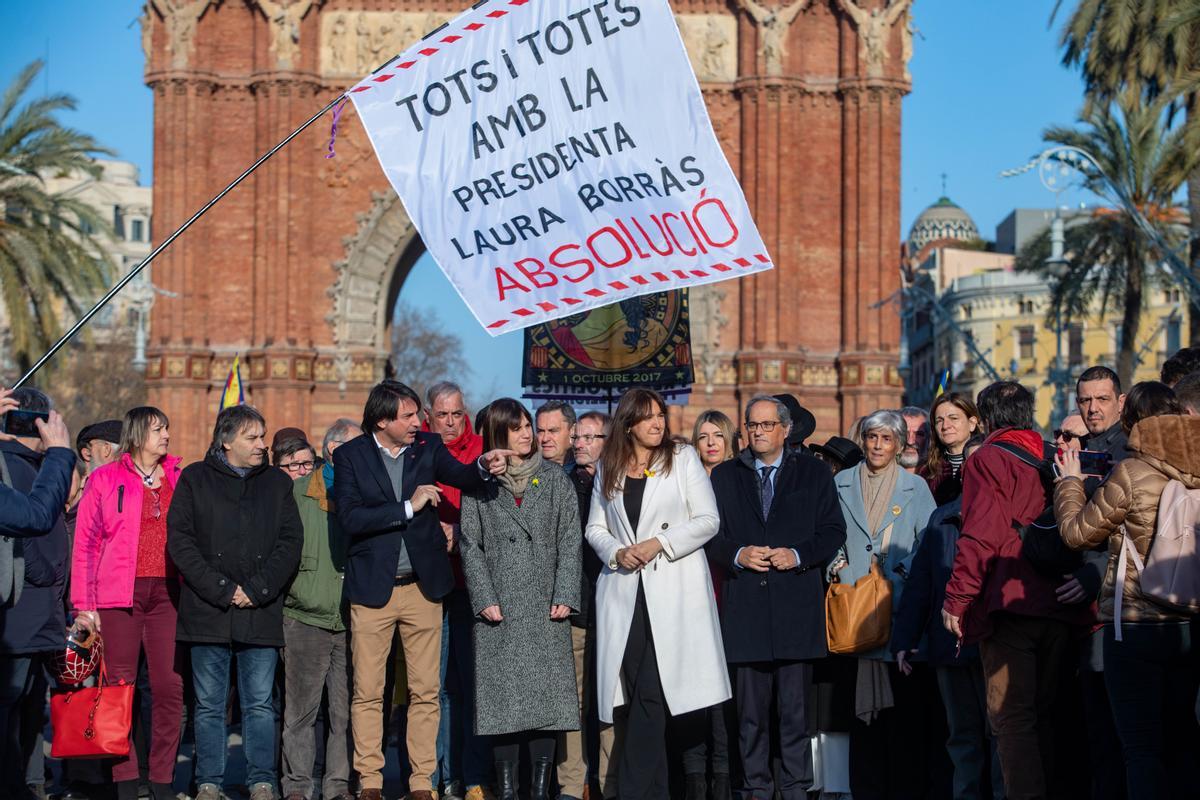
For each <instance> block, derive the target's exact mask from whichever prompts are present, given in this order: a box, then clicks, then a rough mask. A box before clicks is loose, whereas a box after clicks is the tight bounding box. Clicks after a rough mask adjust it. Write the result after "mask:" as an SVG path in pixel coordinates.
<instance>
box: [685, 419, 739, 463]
mask: <svg viewBox="0 0 1200 800" xmlns="http://www.w3.org/2000/svg"><path fill="white" fill-rule="evenodd" d="M706 423H711V424H713V425H716V426H717V428H718V429H719V430H720V431H721V435H722V436H724V437H725V457H724V458H722V459H721V460H722V461H728V460H729V459H731V458H733V455H734V443H733V436H734V430H733V420H731V419H730V418H729V417H727V416H725V414H723V413H722V412H720V411H717V410H716V409H715V408H710V409H709V410H708V411H705V412H704V413H703V414H701V415H700V416H698V417H696V424H695V426H694V427H693V428H692V447H694V448H696V450H697V451H699V449H700V427H701V426H702V425H705V424H706Z"/></svg>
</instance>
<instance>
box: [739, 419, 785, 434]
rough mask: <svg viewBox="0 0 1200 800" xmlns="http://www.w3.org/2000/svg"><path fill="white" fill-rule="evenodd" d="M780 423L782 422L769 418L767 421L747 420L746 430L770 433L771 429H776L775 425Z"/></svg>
mask: <svg viewBox="0 0 1200 800" xmlns="http://www.w3.org/2000/svg"><path fill="white" fill-rule="evenodd" d="M780 424H782V423H780V422H779V421H777V420H767V421H766V422H747V423H746V430H748V431H750V433H754V432H755V431H762V432H763V433H770V432H771V431H773V430H775V426H777V425H780Z"/></svg>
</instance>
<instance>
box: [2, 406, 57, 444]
mask: <svg viewBox="0 0 1200 800" xmlns="http://www.w3.org/2000/svg"><path fill="white" fill-rule="evenodd" d="M39 419H40V420H42V421H43V422H49V421H50V412H49V411H29V410H27V409H24V408H17V409H14V410H12V411H9V412H8V413H7V414H5V415H4V432H5V433H7V434H8V435H9V436H30V437H34V438H36V437H38V436H40V435H41V434H40V433H39V432H38V429H37V421H38V420H39Z"/></svg>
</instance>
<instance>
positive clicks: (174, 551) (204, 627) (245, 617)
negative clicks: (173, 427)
mask: <svg viewBox="0 0 1200 800" xmlns="http://www.w3.org/2000/svg"><path fill="white" fill-rule="evenodd" d="M303 545H304V527H303V525H302V524H301V522H300V513H299V511H298V510H297V509H296V501H295V499H294V498H293V497H292V481H291V479H290V478H288V476H287V475H286V474H285V473H284V472H283V471H282V470H278V469H275V468H273V467H269V466H266V465H265V464H264V465H262V466H259V467H255V468H254V469H252V470H251V471H250V472H249V473H248V474H247V475H246V477H244V478H243V477H240V476H239V475H238V474H237V473H236V472H234V471H233V470H232V469H231V468H230V467H229V465H228V464H226V463H225V462H223V461H222V460H221V459H220V458H218V457H216V456H213V455H209V456H207V457H206V458H205V459H204V460H203V461H198V462H196V463H195V464H191V465H189V466H188V467H187V468H186V469H184V471H183V473H182V474H181V475H180V476H179V483H178V484H177V485H176V487H175V495H174V497H173V498H172V499H171V510H170V512H168V514H167V550H168V552H170V554H171V560H172V561H174V562H175V566H176V567H177V568H178V569H179V574H180V575H181V576H183V580H184V585H183V590H182V592H181V593H180V598H179V624H178V633H177V638H178V639H179V641H181V642H194V643H200V644H225V643H234V642H236V643H238V644H249V645H262V646H270V647H280V646H282V645H283V603H284V598H285V597H286V595H287V590H288V585H289V583H290V582H291V580H292V576H293V575H294V574H295V573H296V567H297V566H298V565H299V563H300V551H301V549H302V547H303ZM238 586H241V587H242V590H243V591H244V592H245V593H246V594H247V595H248V596H249V597H250V600H251V602H253V603H254V605H253V606H252V607H250V608H237V607H235V606H233V605H231V603H232V601H233V595H234V592H235V590H236V589H237V587H238Z"/></svg>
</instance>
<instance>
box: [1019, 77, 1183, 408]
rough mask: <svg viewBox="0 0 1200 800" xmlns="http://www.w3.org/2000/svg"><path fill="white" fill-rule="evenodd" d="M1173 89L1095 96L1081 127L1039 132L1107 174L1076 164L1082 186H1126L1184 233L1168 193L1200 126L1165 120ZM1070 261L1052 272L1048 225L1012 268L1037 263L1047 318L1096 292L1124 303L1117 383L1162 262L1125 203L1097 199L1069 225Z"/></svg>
mask: <svg viewBox="0 0 1200 800" xmlns="http://www.w3.org/2000/svg"><path fill="white" fill-rule="evenodd" d="M1169 103H1170V99H1169V98H1167V97H1165V96H1160V97H1159V98H1158V99H1157V100H1153V101H1146V100H1145V99H1144V97H1143V96H1141V95H1139V94H1137V93H1136V92H1126V93H1124V94H1122V95H1120V96H1119V97H1118V99H1117V100H1116V101H1114V102H1113V103H1110V104H1108V105H1105V106H1099V105H1097V104H1094V103H1093V104H1092V105H1091V108H1089V109H1087V110H1086V111H1085V112H1084V114H1083V116H1082V117H1081V119H1080V123H1081V125H1080V126H1079V127H1075V128H1070V127H1053V128H1049V129H1048V130H1046V132H1045V133H1044V134H1043V138H1044V139H1045V140H1046V141H1047V142H1050V143H1053V144H1059V145H1071V146H1074V147H1078V148H1080V149H1082V150H1085V151H1087V152H1088V153H1090V154H1091V155H1092V156H1093V157H1094V158H1095V159H1096V162H1097V163H1098V164H1099V166H1100V168H1101V170H1103V174H1102V173H1101V172H1098V171H1096V170H1095V169H1094V168H1093V167H1092V166H1091V165H1085V166H1083V167H1082V171H1083V173H1084V183H1085V186H1086V187H1087V188H1088V189H1090V190H1092V191H1094V192H1096V193H1097V194H1100V195H1101V196H1109V197H1112V196H1113V195H1114V194H1116V195H1119V196H1122V197H1123V198H1124V199H1125V200H1127V201H1128V202H1129V203H1130V204H1132V205H1133V206H1134V207H1135V208H1137V209H1138V210H1139V211H1140V212H1141V214H1142V216H1144V217H1145V218H1146V219H1148V220H1149V221H1150V223H1151V225H1152V226H1153V227H1154V228H1155V229H1156V230H1157V231H1158V233H1159V234H1160V235H1161V236H1162V237H1163V239H1164V240H1165V241H1166V242H1167V244H1168V246H1174V245H1176V244H1178V243H1179V242H1181V241H1182V237H1183V235H1184V234H1183V233H1182V229H1183V227H1184V223H1185V220H1186V217H1185V215H1184V214H1183V211H1182V209H1180V208H1179V207H1178V206H1176V205H1175V203H1174V200H1173V198H1174V196H1175V194H1176V193H1177V192H1178V191H1179V187H1180V186H1182V185H1183V182H1184V181H1185V180H1186V178H1187V176H1188V175H1189V174H1190V173H1191V172H1192V171H1193V170H1195V169H1196V168H1197V166H1198V165H1200V130H1197V128H1195V127H1175V128H1174V129H1169V128H1168V122H1167V117H1166V113H1165V107H1166V105H1168V104H1169ZM1065 239H1066V261H1067V264H1066V271H1065V274H1062V275H1057V276H1056V275H1054V274H1053V273H1052V272H1051V270H1050V269H1049V267H1048V265H1047V263H1046V258H1047V256H1048V255H1049V252H1050V239H1049V232H1048V231H1047V232H1044V233H1043V234H1042V235H1041V236H1039V237H1038V238H1037V239H1035V240H1034V241H1033V242H1031V243H1030V244H1029V245H1027V246H1026V247H1025V248H1023V249H1022V251H1021V253H1020V254H1019V255H1018V257H1017V269H1018V270H1025V271H1036V272H1040V273H1042V274H1043V275H1044V276H1045V277H1046V279H1047V281H1048V282H1049V284H1050V289H1051V309H1050V314H1049V317H1050V318H1051V319H1053V318H1054V317H1055V316H1056V315H1057V314H1058V313H1059V312H1061V314H1062V319H1063V320H1064V321H1067V320H1071V319H1078V318H1081V317H1084V316H1086V315H1087V314H1089V313H1091V311H1092V310H1093V308H1094V307H1095V303H1096V301H1097V300H1098V301H1099V309H1100V310H1101V311H1102V312H1106V311H1110V310H1116V309H1117V308H1120V310H1121V336H1120V341H1119V347H1118V352H1117V365H1116V367H1117V374H1118V375H1119V376H1120V377H1121V381H1122V384H1123V385H1129V384H1130V383H1131V382H1132V379H1133V372H1134V367H1135V364H1134V358H1135V354H1136V352H1137V341H1138V332H1139V329H1140V323H1141V314H1142V306H1143V304H1144V301H1145V297H1146V292H1147V290H1148V289H1150V288H1152V287H1153V286H1154V285H1155V284H1156V283H1158V284H1160V283H1163V282H1165V281H1167V280H1170V277H1169V275H1168V274H1167V273H1166V272H1165V271H1164V270H1162V269H1161V267H1160V266H1159V263H1160V262H1161V261H1162V258H1163V256H1162V253H1161V251H1160V250H1159V248H1158V245H1157V244H1156V242H1155V241H1154V239H1153V238H1151V237H1150V236H1149V235H1148V234H1147V233H1145V232H1144V231H1143V230H1142V229H1141V228H1140V227H1139V225H1138V223H1137V221H1136V220H1135V219H1134V217H1133V216H1132V215H1131V214H1130V213H1129V212H1128V211H1126V210H1125V209H1124V208H1123V207H1121V208H1102V209H1098V210H1096V211H1094V212H1093V213H1092V214H1091V215H1090V216H1089V217H1088V218H1087V219H1086V220H1084V221H1082V222H1079V223H1077V224H1070V225H1068V226H1067V230H1066V236H1065Z"/></svg>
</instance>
